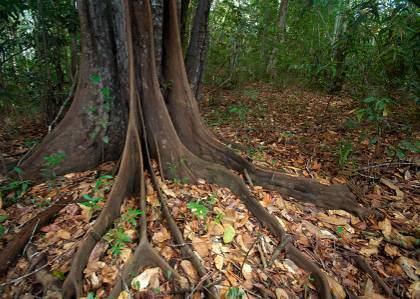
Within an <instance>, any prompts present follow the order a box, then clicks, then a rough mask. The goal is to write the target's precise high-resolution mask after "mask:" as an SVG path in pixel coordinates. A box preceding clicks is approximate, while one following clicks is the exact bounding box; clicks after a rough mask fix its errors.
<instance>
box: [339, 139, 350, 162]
mask: <svg viewBox="0 0 420 299" xmlns="http://www.w3.org/2000/svg"><path fill="white" fill-rule="evenodd" d="M352 152H353V144H352V143H351V142H350V141H343V142H341V143H340V144H339V145H338V164H339V165H340V167H344V166H345V165H346V164H347V163H348V161H349V157H350V155H351V153H352Z"/></svg>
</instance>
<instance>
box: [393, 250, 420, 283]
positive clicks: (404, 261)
mask: <svg viewBox="0 0 420 299" xmlns="http://www.w3.org/2000/svg"><path fill="white" fill-rule="evenodd" d="M397 262H398V264H399V265H400V266H401V268H403V270H404V272H405V274H407V276H408V277H410V278H411V279H412V280H414V281H417V280H419V277H418V274H419V270H420V269H419V262H417V261H415V260H412V259H409V258H406V257H404V256H401V257H400V258H398V260H397Z"/></svg>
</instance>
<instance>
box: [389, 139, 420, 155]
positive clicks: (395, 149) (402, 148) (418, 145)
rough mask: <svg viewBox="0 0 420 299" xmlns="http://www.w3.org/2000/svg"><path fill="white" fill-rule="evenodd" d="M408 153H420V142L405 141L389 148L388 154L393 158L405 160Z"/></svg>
mask: <svg viewBox="0 0 420 299" xmlns="http://www.w3.org/2000/svg"><path fill="white" fill-rule="evenodd" d="M408 153H414V154H419V153H420V141H414V142H412V141H409V140H403V141H401V142H400V143H398V145H397V146H391V145H390V146H388V148H387V154H388V155H389V156H392V157H397V158H398V159H400V160H403V159H405V158H406V157H407V154H408Z"/></svg>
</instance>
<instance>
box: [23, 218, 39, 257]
mask: <svg viewBox="0 0 420 299" xmlns="http://www.w3.org/2000/svg"><path fill="white" fill-rule="evenodd" d="M38 225H39V219H38V221H37V222H36V224H35V226H34V229H33V230H32V234H31V236H30V237H29V240H28V243H26V245H25V248H23V251H22V255H25V253H26V250H27V249H28V246H29V244H31V242H32V239H33V237H34V235H35V232H36V230H37V228H38Z"/></svg>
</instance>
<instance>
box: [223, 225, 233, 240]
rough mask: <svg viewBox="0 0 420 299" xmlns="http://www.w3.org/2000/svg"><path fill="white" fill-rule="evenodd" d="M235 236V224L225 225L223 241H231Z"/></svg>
mask: <svg viewBox="0 0 420 299" xmlns="http://www.w3.org/2000/svg"><path fill="white" fill-rule="evenodd" d="M234 237H235V229H234V228H233V226H232V225H230V224H227V225H225V231H224V233H223V242H224V243H230V242H232V241H233V238H234Z"/></svg>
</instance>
